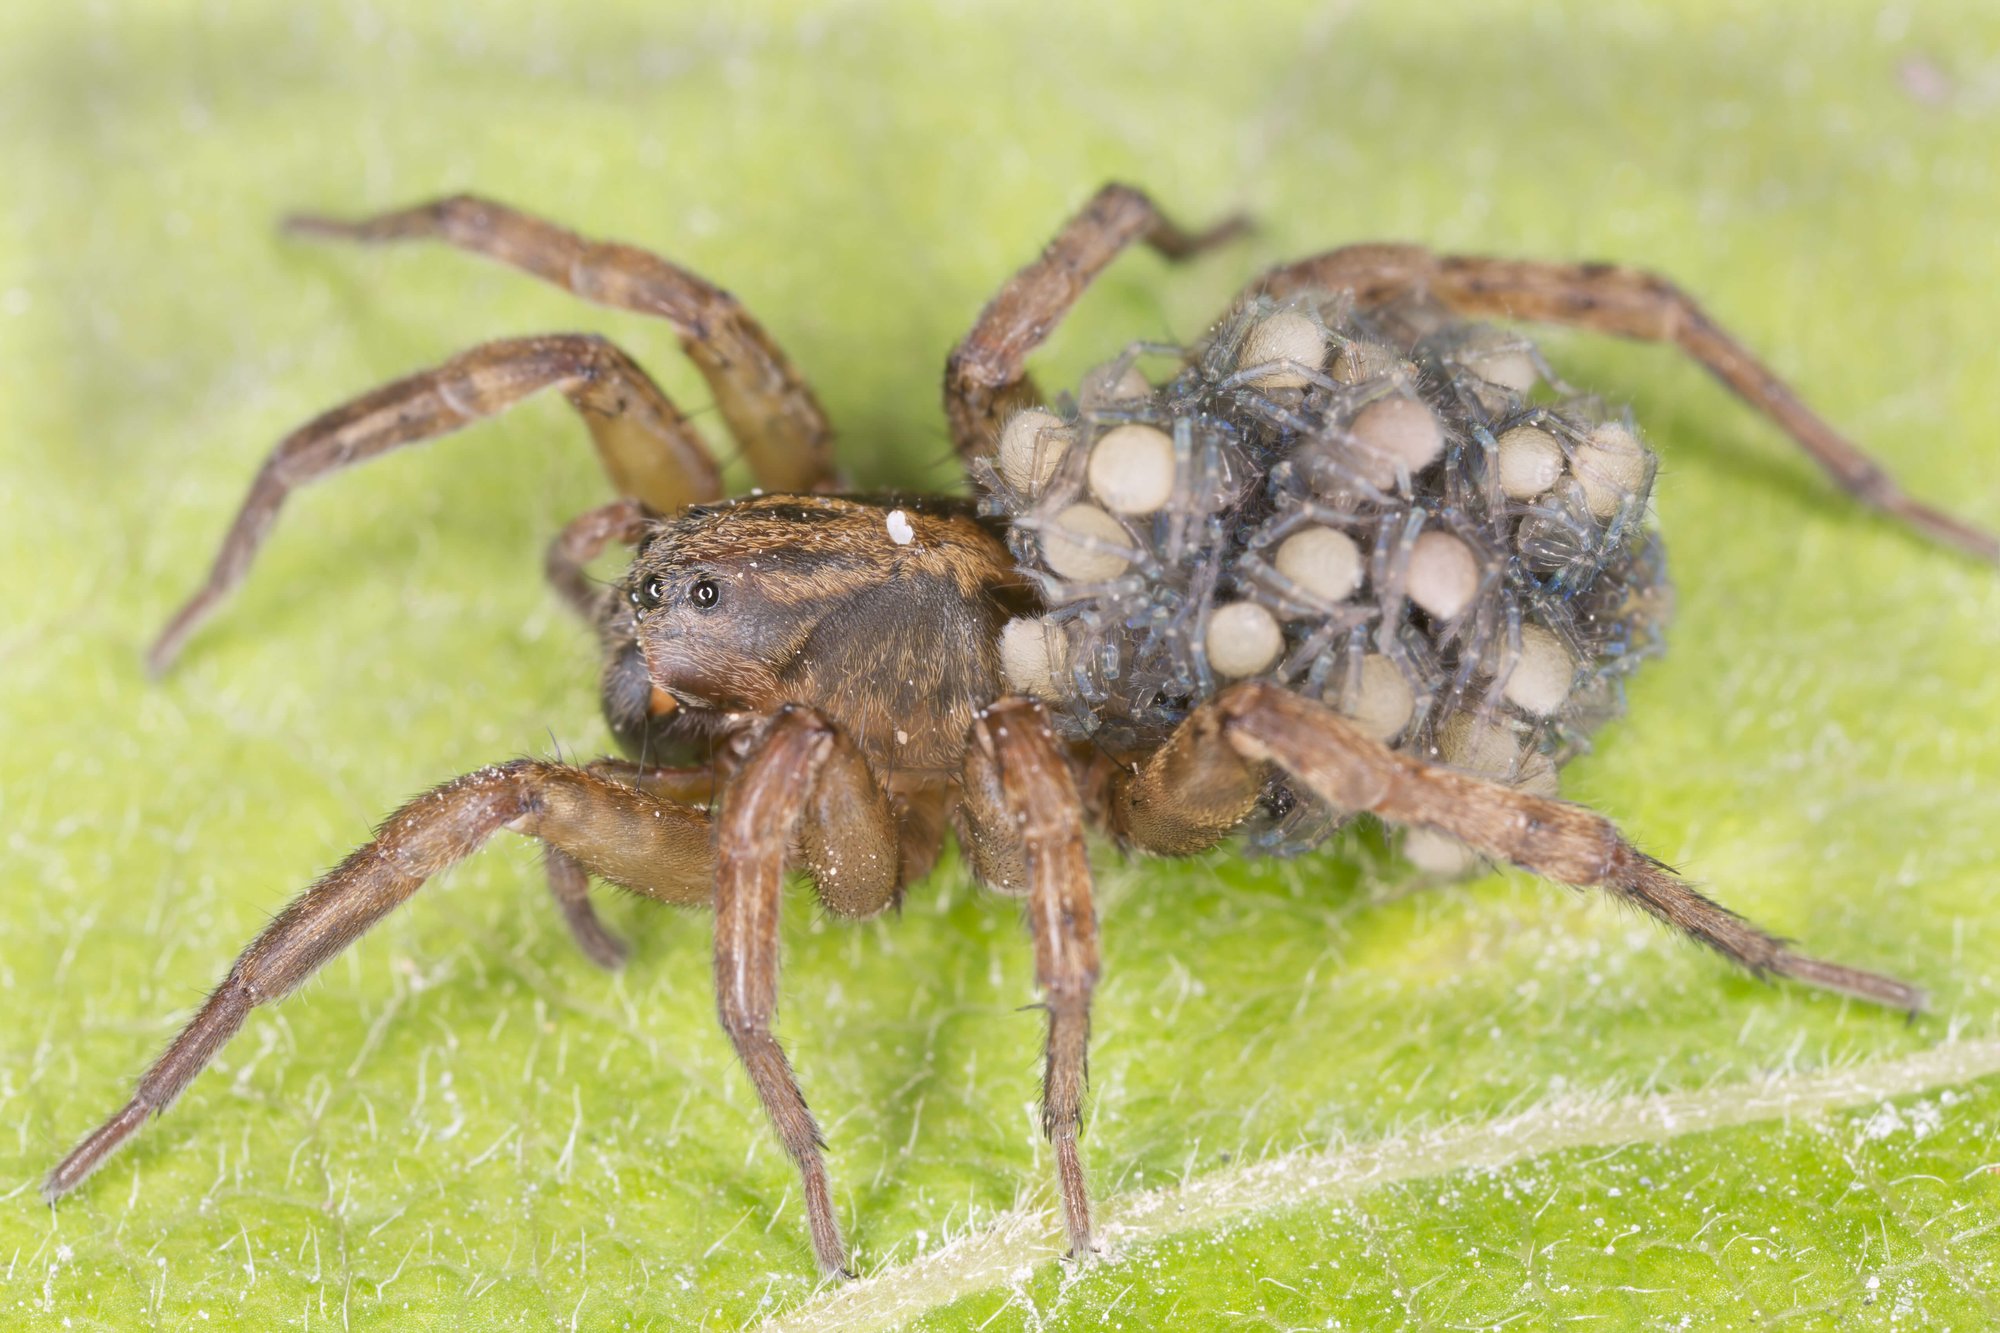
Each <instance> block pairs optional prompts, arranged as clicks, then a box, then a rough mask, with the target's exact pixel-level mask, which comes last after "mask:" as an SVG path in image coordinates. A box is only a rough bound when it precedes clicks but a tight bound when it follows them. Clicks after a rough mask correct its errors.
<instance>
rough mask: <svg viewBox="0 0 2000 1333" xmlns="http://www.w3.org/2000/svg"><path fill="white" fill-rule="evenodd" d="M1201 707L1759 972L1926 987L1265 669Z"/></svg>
mask: <svg viewBox="0 0 2000 1333" xmlns="http://www.w3.org/2000/svg"><path fill="white" fill-rule="evenodd" d="M1205 707H1206V708H1207V709H1208V710H1212V711H1213V712H1214V714H1215V715H1216V716H1217V717H1218V718H1219V719H1220V720H1221V727H1220V735H1221V736H1222V737H1224V738H1226V740H1227V742H1228V744H1229V745H1230V746H1231V747H1232V748H1233V749H1234V750H1235V751H1236V752H1237V753H1238V754H1240V755H1242V756H1243V757H1244V758H1245V759H1246V760H1249V761H1251V762H1252V763H1265V762H1269V763H1275V764H1277V765H1278V766H1279V767H1280V768H1282V769H1284V770H1285V771H1286V772H1288V773H1290V774H1291V775H1292V776H1293V777H1295V778H1297V779H1298V780H1299V781H1300V782H1303V783H1304V784H1305V785H1306V786H1307V787H1309V788H1311V789H1312V791H1313V792H1314V793H1315V794H1317V795H1318V796H1319V797H1320V798H1321V799H1323V800H1325V801H1327V802H1328V803H1329V804H1331V805H1332V806H1333V807H1334V808H1335V809H1338V810H1349V811H1357V812H1359V811H1367V812H1369V813H1372V814H1374V815H1377V816H1379V817H1380V818H1382V819H1385V820H1388V821H1390V822H1392V823H1398V824H1408V825H1413V826H1417V827H1427V828H1434V829H1440V830H1442V831H1444V832H1446V833H1449V834H1452V835H1453V836H1454V837H1457V838H1459V839H1460V840H1461V841H1463V842H1465V843H1468V844H1470V845H1471V846H1472V847H1473V848H1474V849H1475V850H1476V851H1479V852H1481V853H1483V854H1485V855H1487V856H1490V857H1492V858H1493V859H1494V860H1497V861H1511V862H1512V863H1513V864H1515V865H1517V866H1520V867H1522V868H1523V869H1525V870H1531V871H1533V872H1534V873H1536V874H1538V875H1542V876H1545V877H1547V878H1549V879H1553V880H1557V881H1559V882H1561V883H1564V884H1572V885H1575V886H1577V887H1578V888H1596V889H1602V890H1604V891H1605V892H1607V893H1609V894H1611V895H1612V896H1613V897H1615V898H1619V899H1622V900H1623V901H1625V902H1628V903H1630V904H1632V905H1633V906H1635V907H1637V908H1639V909H1640V910H1642V911H1644V912H1646V913H1648V914H1650V915H1652V916H1654V917H1657V918H1659V919H1660V920H1661V921H1664V922H1665V923H1666V924H1667V925H1669V926H1672V927H1673V928H1674V929H1676V930H1678V931H1681V932H1682V933H1683V934H1686V935H1688V936H1690V937H1691V938H1693V939H1695V940H1698V941H1700V942H1701V943H1703V944H1706V945H1708V946H1709V947H1710V948H1712V949H1714V950H1715V951H1716V952H1718V953H1720V954H1722V955H1723V956H1724V957H1725V958H1728V959H1729V960H1730V961H1732V962H1734V963H1737V964H1738V965H1740V966H1742V967H1744V968H1746V969H1748V970H1749V971H1750V972H1752V973H1755V974H1757V975H1760V976H1761V975H1764V974H1767V973H1768V974H1775V975H1778V976H1784V977H1790V978H1792V979H1793V980H1795V981H1802V982H1804V983H1806V984H1807V985H1809V986H1818V987H1820V988H1822V989H1824V990H1830V991H1838V992H1840V993H1841V994H1844V995H1852V996H1854V997H1855V998H1857V999H1862V1000H1869V1001H1872V1002H1873V1003H1876V1004H1881V1005H1887V1006H1888V1007H1890V1008H1893V1009H1902V1010H1906V1011H1908V1012H1909V1013H1911V1014H1915V1013H1917V1012H1919V1011H1921V1010H1922V1009H1923V1006H1924V996H1923V992H1922V991H1920V990H1918V989H1917V988H1916V987H1914V986H1911V985H1909V984H1907V983H1905V982H1901V981H1897V980H1895V979H1893V978H1890V977H1884V976H1878V975H1877V974H1875V973H1873V972H1864V971H1861V970H1860V969H1858V968H1852V967H1845V966H1843V965H1841V964H1839V963H1829V962H1824V961H1822V960H1820V959H1817V958H1810V957H1807V956H1806V955H1804V954H1800V953H1795V952H1793V951H1792V949H1791V948H1790V947H1789V946H1788V945H1787V944H1786V943H1785V942H1784V941H1783V940H1780V939H1778V938H1777V937H1775V936H1773V935H1771V934H1769V933H1767V932H1765V931H1763V930H1760V929H1759V928H1758V927H1756V926H1754V925H1752V924H1750V923H1749V922H1748V921H1745V920H1744V919H1743V918H1742V917H1740V916H1738V915H1736V914H1735V913H1734V912H1732V911H1730V910H1729V909H1728V908H1726V907H1723V906H1722V905H1721V904H1719V903H1716V902H1714V901H1712V900H1711V899H1709V898H1707V897H1705V896H1704V895H1702V894H1701V893H1699V892H1697V891H1696V890H1695V889H1694V888H1693V887H1692V886H1690V885H1689V884H1687V883H1686V882H1685V881H1683V880H1682V879H1681V878H1680V877H1679V876H1677V875H1676V874H1674V872H1673V871H1672V870H1671V869H1669V868H1668V867H1666V866H1665V865H1662V864H1661V863H1660V862H1658V861H1656V860H1654V859H1653V858H1652V857H1650V856H1647V855H1646V854H1645V853H1644V852H1641V851H1640V850H1638V849H1637V848H1636V847H1634V846H1632V844H1631V843H1629V842H1627V841H1625V839H1624V838H1623V837H1621V836H1620V835H1619V833H1618V830H1617V828H1616V827H1615V826H1614V825H1613V824H1612V823H1611V821H1610V820H1608V819H1605V818H1604V817H1603V816H1602V815H1599V814H1596V813H1594V812H1592V811H1590V810H1587V809H1585V808H1583V807H1582V806H1579V805H1571V804H1568V803H1566V802H1563V801H1554V800H1548V799H1545V798H1543V797H1539V796H1533V795H1530V794H1528V793H1527V792H1524V791H1520V790H1518V789H1516V788H1512V787H1504V786H1500V785H1498V784H1496V783H1492V782H1486V781H1483V780H1481V779H1479V778H1475V777H1471V776H1468V775H1466V774H1464V773H1459V772H1456V771H1454V770H1452V769H1448V768H1440V767H1438V766H1436V765H1434V764H1426V763H1424V762H1422V761H1421V760H1418V759H1414V758H1411V757H1410V756H1409V755H1406V754H1399V753H1397V752H1396V751H1394V750H1391V749H1389V748H1388V747H1387V746H1385V745H1383V744H1382V743H1381V742H1379V741H1376V740H1372V739H1370V738H1369V737H1367V736H1365V735H1363V734H1362V733H1361V732H1359V731H1357V730H1356V729H1355V728H1354V726H1353V724H1352V723H1350V722H1348V721H1347V719H1345V718H1343V717H1341V716H1340V715H1339V714H1338V713H1335V712H1334V711H1333V710H1331V709H1329V708H1326V707H1324V706H1323V705H1321V704H1317V703H1314V702H1313V701H1311V700H1309V699H1304V698H1301V697H1299V696H1298V695H1296V694H1293V693H1291V692H1290V691H1288V690H1284V689H1281V688H1279V687H1277V686H1275V685H1270V684H1266V683H1264V682H1261V681H1253V682H1246V683H1244V684H1241V685H1236V686H1232V687H1230V688H1229V689H1227V690H1224V691H1223V692H1222V693H1221V694H1220V695H1218V696H1216V698H1215V700H1214V702H1213V703H1211V704H1208V705H1206V706H1205Z"/></svg>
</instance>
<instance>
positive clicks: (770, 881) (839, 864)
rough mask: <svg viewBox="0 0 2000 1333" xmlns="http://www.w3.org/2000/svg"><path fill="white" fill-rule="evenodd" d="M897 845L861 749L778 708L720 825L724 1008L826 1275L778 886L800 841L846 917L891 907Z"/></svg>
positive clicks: (824, 894) (821, 1178) (814, 1132)
mask: <svg viewBox="0 0 2000 1333" xmlns="http://www.w3.org/2000/svg"><path fill="white" fill-rule="evenodd" d="M896 843H897V834H896V825H895V817H894V815H893V814H892V812H891V811H890V808H889V804H888V802H887V801H886V800H885V799H884V798H883V796H882V794H881V792H880V790H879V789H878V788H877V787H876V786H875V783H874V780H873V778H872V777H870V776H869V773H868V769H867V766H866V764H865V762H864V761H863V760H862V758H861V756H860V754H859V752H858V751H856V750H855V749H854V748H853V746H852V744H851V743H849V742H848V741H847V740H846V738H845V737H843V736H842V735H840V733H839V732H837V731H835V730H834V729H833V727H832V726H831V725H829V724H828V723H827V722H826V721H824V720H823V719H822V718H820V717H819V715H818V714H816V713H814V712H812V711H811V710H810V709H805V708H796V707H793V708H785V709H782V710H780V711H779V712H778V713H777V714H776V715H774V716H773V717H772V718H771V720H770V721H769V722H768V723H767V724H766V725H765V727H764V729H763V730H762V732H761V733H760V734H759V735H757V737H756V738H755V739H754V740H753V741H752V743H751V747H750V750H749V752H748V754H746V755H745V756H744V758H743V760H742V762H741V764H740V766H739V767H738V768H737V769H736V771H735V772H734V773H733V774H732V775H731V776H730V777H729V779H728V781H727V783H726V784H725V786H724V789H723V799H722V812H721V814H720V815H719V816H718V817H717V821H716V832H715V989H716V1000H717V1008H718V1009H719V1011H720V1013H721V1018H722V1029H723V1031H724V1032H726V1033H727V1034H728V1035H729V1040H730V1043H731V1044H732V1045H733V1046H735V1048H736V1054H737V1055H738V1057H739V1058H741V1059H742V1061H743V1067H744V1070H745V1071H746V1072H747V1073H748V1074H749V1075H750V1082H751V1083H752V1084H753V1085H754V1086H755V1087H756V1089H757V1096H758V1098H759V1100H761V1101H762V1102H763V1104H764V1110H765V1111H766V1112H767V1113H769V1115H770V1117H771V1124H772V1126H773V1127H774V1128H775V1129H776V1130H777V1131H778V1137H779V1139H780V1140H781V1141H782V1142H783V1143H784V1145H785V1151H786V1152H787V1153H788V1154H789V1155H790V1156H791V1159H792V1161H793V1162H794V1163H795V1164H796V1165H797V1166H798V1169H799V1176H800V1179H801V1181H802V1183H803V1186H804V1192H805V1202H806V1222H807V1226H808V1228H809V1229H810V1231H811V1234H812V1247H813V1257H814V1258H815V1259H816V1260H818V1262H819V1266H820V1268H821V1270H822V1271H824V1272H827V1273H840V1274H848V1269H847V1251H846V1247H845V1246H844V1245H843V1244H842V1243H841V1239H840V1223H839V1220H838V1219H837V1218H836V1217H835V1215H834V1208H833V1194H832V1190H831V1188H830V1187H829V1185H828V1183H827V1175H826V1163H825V1161H824V1159H823V1157H822V1155H821V1150H822V1149H823V1148H824V1147H825V1146H826V1143H825V1140H824V1139H823V1138H821V1136H820V1132H819V1125H818V1123H817V1122H816V1121H814V1119H813V1116H812V1112H811V1110H810V1109H808V1108H807V1106H806V1099H805V1094H804V1093H803V1092H801V1091H800V1090H799V1083H798V1079H797V1078H796V1077H795V1076H794V1075H793V1073H792V1067H791V1063H790V1061H788V1060H787V1059H786V1058H785V1050H784V1047H783V1046H781V1045H780V1044H779V1043H778V1039H777V1038H776V1036H774V1035H773V1034H772V1031H771V1024H772V1019H773V1018H774V1016H775V1015H776V1012H777V1007H778V921H779V896H780V890H781V889H782V887H783V882H784V869H785V862H786V859H787V854H788V853H789V852H790V851H791V850H792V848H793V847H794V846H797V847H798V848H799V850H800V854H801V859H802V861H803V862H804V865H805V868H806V870H807V872H808V873H809V874H810V875H811V876H812V878H813V881H814V885H815V888H816V889H817V890H818V892H819V894H820V897H821V900H822V901H824V902H825V903H826V905H827V906H828V907H830V908H832V909H833V910H834V911H836V912H839V913H841V914H843V915H847V916H866V915H869V914H870V913H872V912H876V911H880V910H881V909H882V908H883V907H886V906H887V905H888V904H889V903H890V902H891V901H892V900H893V898H894V896H895V892H896V887H897V884H898V883H899V880H898V876H897V852H896ZM849 1275H850V1276H851V1274H849Z"/></svg>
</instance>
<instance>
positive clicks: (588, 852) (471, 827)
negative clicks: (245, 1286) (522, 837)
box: [42, 759, 714, 1202]
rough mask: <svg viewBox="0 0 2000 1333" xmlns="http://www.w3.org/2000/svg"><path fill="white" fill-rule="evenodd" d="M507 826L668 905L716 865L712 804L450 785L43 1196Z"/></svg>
mask: <svg viewBox="0 0 2000 1333" xmlns="http://www.w3.org/2000/svg"><path fill="white" fill-rule="evenodd" d="M501 829H512V830H513V831H514V832H517V833H524V834H527V835H528V836H530V837H534V838H539V839H541V840H542V841H543V842H545V843H547V844H548V845H549V846H550V847H551V848H552V849H554V850H556V851H557V852H558V853H560V854H563V855H566V856H567V857H569V858H573V859H574V861H575V863H577V864H578V865H580V866H582V867H584V868H586V869H588V870H589V871H590V872H591V873H593V874H596V875H598V876H601V877H602V878H604V879H608V880H611V881H613V882H614V883H618V884H622V885H624V886H625V887H626V888H629V889H631V890H633V891H634V892H636V893H642V894H645V895H647V896H648V897H652V898H657V899H659V900H661V901H663V902H670V903H681V904H696V903H700V902H701V901H703V899H704V897H705V896H706V894H707V891H708V886H709V882H710V876H711V874H712V872H713V865H714V862H713V859H712V857H711V854H710V851H709V823H708V817H707V816H706V815H705V814H704V813H703V812H701V811H699V810H691V809H687V808H684V807H681V806H677V805H673V804H670V803H668V802H665V801H661V800H659V799H657V798H655V797H653V796H649V795H647V794H646V793H644V792H641V791H638V790H635V789H633V788H631V787H627V786H623V785H621V784H619V783H616V782H613V781H611V780H609V779H607V778H603V777H598V776H596V775H594V774H591V773H588V772H585V771H583V770H581V769H575V768H569V767H566V766H563V765H560V764H548V763H540V762H537V761H534V760H527V759H518V760H515V761H513V762H511V763H506V764H500V765H496V766H494V767H491V768H483V769H480V770H479V771H478V772H477V773H468V774H467V775H466V776H464V777H462V778H458V779H456V780H455V781H452V782H447V783H445V784H444V785H443V786H442V787H438V788H436V789H435V790H433V791H431V792H429V793H427V794H425V795H423V796H419V797H418V798H417V799H416V800H414V801H411V802H410V803H409V804H408V805H405V806H404V807H403V808H402V809H400V810H398V811H397V812H396V813H395V814H393V815H391V816H390V817H389V818H388V819H387V820H386V821H385V822H384V823H383V824H382V827H381V828H380V829H379V830H378V831H377V833H376V835H375V838H374V839H373V840H372V841H371V842H369V843H368V844H367V845H365V846H363V847H361V848H360V849H359V850H357V851H355V852H354V853H353V854H352V855H350V856H349V857H348V858H347V859H346V860H345V861H342V862H341V863H340V864H339V865H338V866H336V867H335V868H334V869H333V870H331V871H329V872H328V873H327V874H326V875H325V876H324V877H322V878H321V879H320V881H319V882H318V883H316V884H314V885H313V886H312V887H311V888H309V889H307V890H306V891H305V892H304V893H302V894H300V895H299V896H298V897H297V898H294V899H293V900H292V902H291V903H290V904H289V905H288V906H287V907H286V908H285V909H284V910H283V911H282V912H280V913H278V915H277V917H276V918H275V919H274V920H273V921H272V922H271V924H270V925H269V926H267V927H265V928H264V931H263V933H262V934H260V935H258V936H257V938H256V939H255V940H254V941H252V943H251V945H250V947H249V948H247V949H245V950H244V951H243V953H242V954H241V956H239V957H238V958H237V960H236V963H235V965H234V966H232V967H231V968H230V969H229V974H228V975H227V976H226V977H224V978H223V980H222V984H221V985H219V986H217V987H216V988H215V990H214V991H213V992H212V993H211V994H210V995H209V997H208V999H207V1001H206V1002H204V1003H203V1005H202V1006H201V1008H200V1009H199V1010H198V1011H196V1013H195V1016H194V1018H193V1019H191V1020H190V1021H189V1022H188V1024H187V1026H186V1027H184V1028H182V1029H181V1032H180V1035H179V1036H177V1037H175V1038H174V1040H173V1042H172V1043H171V1044H170V1045H169V1046H168V1047H167V1049H166V1052H165V1054H163V1055H161V1056H160V1058H159V1059H158V1060H157V1061H156V1062H155V1063H154V1064H153V1066H152V1068H151V1069H149V1070H147V1071H146V1074H145V1077H143V1078H141V1079H140V1080H139V1086H138V1087H137V1089H136V1090H135V1091H134V1092H133V1094H132V1099H131V1100H130V1101H129V1102H127V1103H126V1104H125V1106H124V1108H123V1109H122V1110H120V1111H119V1112H118V1113H117V1114H116V1115H114V1116H112V1117H111V1118H110V1119H109V1120H107V1121H105V1123H104V1124H103V1125H102V1126H100V1127H99V1128H98V1129H97V1130H95V1131H94V1132H93V1133H91V1134H90V1135H89V1136H88V1137H87V1138H85V1139H84V1140H83V1141H82V1142H81V1143H79V1144H78V1145H77V1146H76V1148H75V1149H74V1150H73V1151H72V1152H71V1153H70V1154H69V1156H68V1157H65V1158H64V1159H63V1160H62V1162H61V1163H60V1164H58V1165H57V1166H56V1168H55V1169H54V1170H53V1171H51V1172H49V1175H48V1178H47V1180H45V1181H44V1182H43V1184H42V1194H43V1196H44V1197H45V1198H47V1199H49V1200H50V1201H51V1202H53V1201H54V1200H55V1199H57V1198H60V1197H61V1196H62V1195H64V1194H67V1193H69V1191H71V1190H73V1189H75V1188H76V1187H77V1186H78V1185H79V1184H81V1183H82V1182H83V1180H84V1178H85V1177H86V1176H88V1175H89V1174H90V1173H91V1172H92V1171H95V1170H96V1169H97V1168H98V1167H99V1166H100V1165H102V1164H103V1162H104V1159H105V1158H106V1157H108V1156H110V1154H111V1153H112V1151H113V1150H114V1149H116V1148H117V1147H118V1145H119V1144H121V1143H123V1142H124V1141H125V1140H126V1139H127V1138H129V1137H131V1135H132V1134H133V1132H134V1131H136V1130H137V1129H138V1128H139V1126H140V1125H142V1124H144V1123H145V1121H146V1119H147V1117H148V1116H154V1115H158V1114H160V1113H161V1112H162V1111H164V1110H166V1109H167V1107H168V1106H170V1105H172V1103H173V1101H174V1099H175V1098H176V1097H178V1096H180V1094H181V1092H182V1090H183V1089H185V1088H186V1087H187V1085H188V1083H189V1081H190V1080H192V1079H193V1078H194V1076H195V1075H196V1074H198V1073H200V1072H201V1071H202V1069H203V1068H204V1067H205V1066H206V1065H207V1064H208V1062H209V1061H210V1060H213V1059H214V1058H215V1056H216V1053H217V1052H218V1051H220V1050H221V1049H222V1047H223V1045H224V1044H225V1043H226V1042H228V1041H229V1039H230V1038H231V1037H233V1036H235V1035H236V1032H237V1030H238V1029H239V1028H241V1027H242V1026H243V1022H244V1020H245V1019H246V1018H248V1017H249V1015H250V1011H251V1010H252V1009H253V1008H255V1007H256V1006H258V1005H260V1004H270V1003H272V1002H274V1001H277V1000H281V999H283V998H284V997H285V996H287V995H289V994H291V993H292V992H293V991H294V990H297V989H298V988H299V986H300V985H302V984H303V983H304V982H305V980H306V978H308V977H310V976H311V975H312V974H313V973H314V972H316V971H318V970H319V968H320V967H321V966H322V965H323V964H325V963H326V962H327V961H328V960H330V959H332V958H333V957H334V956H335V955H337V954H338V953H340V951H341V950H343V949H345V948H346V947H347V946H348V945H349V944H352V943H353V942H354V941H355V940H356V939H358V938H360V936H361V934H362V933H363V932H364V931H366V930H367V929H368V928H369V927H370V926H372V925H374V924H375V923H376V922H377V921H380V920H381V919H382V918H383V917H384V916H386V915H388V914H389V912H390V911H391V910H393V909H394V908H396V907H398V906H400V905H401V904H402V903H404V902H407V901H408V900H409V898H410V897H411V895H413V894H415V893H416V891H417V890H418V889H420V888H422V887H423V885H424V883H425V881H427V880H429V879H430V878H431V877H432V876H434V875H436V874H438V873H439V872H440V871H442V870H444V869H446V868H447V867H449V866H451V865H453V864H455V863H457V862H459V861H461V860H463V859H465V858H466V857H467V856H470V855H471V854H472V853H473V852H474V851H476V850H477V849H478V848H479V846H480V845H481V844H482V843H484V842H485V841H486V840H487V838H489V837H491V836H492V835H493V834H494V833H496V832H498V831H499V830H501Z"/></svg>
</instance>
